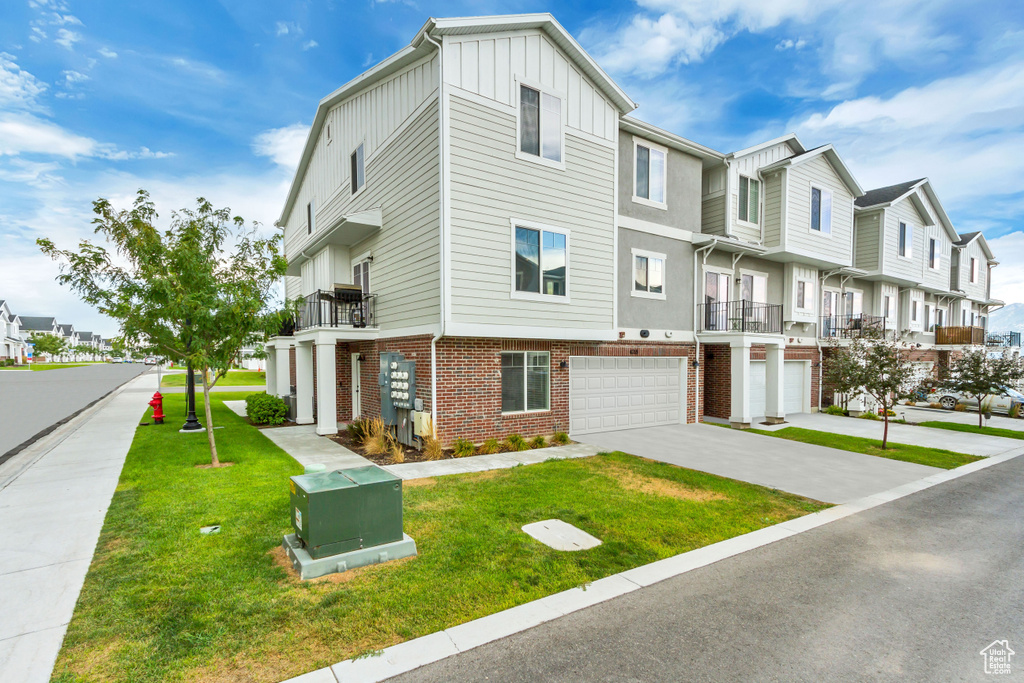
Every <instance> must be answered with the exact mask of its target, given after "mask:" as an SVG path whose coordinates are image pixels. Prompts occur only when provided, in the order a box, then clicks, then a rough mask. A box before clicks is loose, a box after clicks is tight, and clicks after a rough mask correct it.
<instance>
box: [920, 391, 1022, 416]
mask: <svg viewBox="0 0 1024 683" xmlns="http://www.w3.org/2000/svg"><path fill="white" fill-rule="evenodd" d="M993 391H994V393H993V394H992V395H991V396H988V397H986V398H985V410H986V411H988V412H992V413H1009V412H1010V408H1011V407H1012V406H1013V405H1015V404H1018V403H1019V404H1021V405H1024V394H1022V393H1020V392H1019V391H1017V390H1016V389H1006V390H1005V391H1001V392H1000V391H996V390H993ZM928 402H929V403H941V404H942V407H943V408H945V409H946V410H953V409H954V408H956V404H957V403H963V404H964V405H966V406H968V407H970V408H977V407H978V399H977V398H976V397H974V396H963V395H961V394H960V393H958V392H956V391H948V390H945V389H940V390H938V391H936V392H934V393H932V394H929V395H928Z"/></svg>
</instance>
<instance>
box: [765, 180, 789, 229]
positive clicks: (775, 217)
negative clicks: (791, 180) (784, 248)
mask: <svg viewBox="0 0 1024 683" xmlns="http://www.w3.org/2000/svg"><path fill="white" fill-rule="evenodd" d="M784 174H785V171H783V172H782V173H773V174H771V175H769V176H768V177H767V178H765V181H764V245H765V246H766V247H778V246H781V244H782V187H783V184H782V178H783V175H784Z"/></svg>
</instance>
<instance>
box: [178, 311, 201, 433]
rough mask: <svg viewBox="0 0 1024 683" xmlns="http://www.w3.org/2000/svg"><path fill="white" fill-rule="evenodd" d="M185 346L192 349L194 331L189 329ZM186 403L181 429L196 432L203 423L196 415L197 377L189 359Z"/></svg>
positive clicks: (186, 379)
mask: <svg viewBox="0 0 1024 683" xmlns="http://www.w3.org/2000/svg"><path fill="white" fill-rule="evenodd" d="M185 326H186V327H191V326H192V321H191V320H188V319H186V320H185ZM185 348H186V350H187V351H189V352H191V351H192V332H191V330H190V331H189V335H188V341H187V342H185ZM185 368H186V370H185V372H186V373H187V374H186V375H185V403H186V405H187V406H188V415H187V416H186V417H185V424H184V425H182V427H181V429H180V430H179V431H182V432H195V431H198V430H201V429H202V428H203V425H202V424H201V423H200V422H199V418H197V417H196V377H195V375H194V374H192V362H191V361H189V362H188V363H186V364H185Z"/></svg>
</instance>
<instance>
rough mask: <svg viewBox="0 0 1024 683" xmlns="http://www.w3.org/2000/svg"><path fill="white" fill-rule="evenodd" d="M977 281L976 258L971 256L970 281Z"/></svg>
mask: <svg viewBox="0 0 1024 683" xmlns="http://www.w3.org/2000/svg"><path fill="white" fill-rule="evenodd" d="M977 281H978V259H976V258H971V282H972V283H975V282H977Z"/></svg>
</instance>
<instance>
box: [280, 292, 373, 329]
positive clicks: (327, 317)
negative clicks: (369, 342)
mask: <svg viewBox="0 0 1024 683" xmlns="http://www.w3.org/2000/svg"><path fill="white" fill-rule="evenodd" d="M376 324H377V295H376V294H359V293H358V292H356V296H355V297H353V296H352V295H351V294H350V293H348V292H344V293H340V292H337V291H330V290H324V289H318V290H317V291H315V292H313V293H312V294H310V295H309V296H307V297H306V298H305V299H304V300H303V302H302V304H301V305H300V307H299V319H298V320H296V321H295V328H296V329H299V330H304V329H308V328H310V327H374V326H375V325H376Z"/></svg>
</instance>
